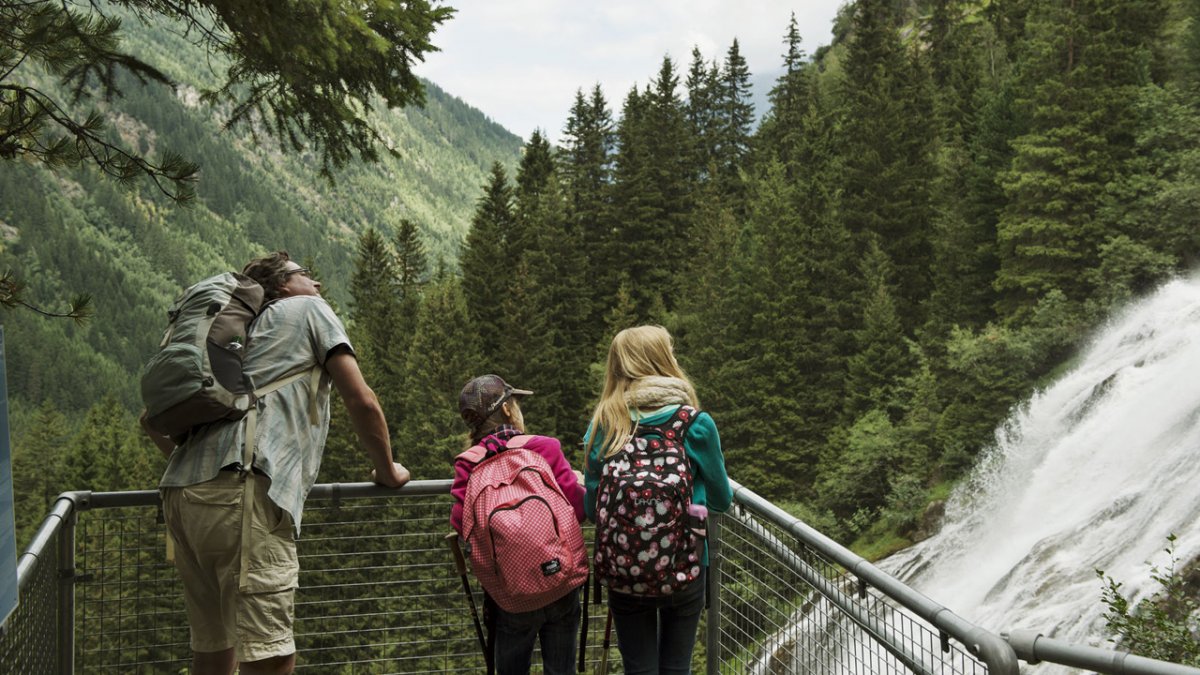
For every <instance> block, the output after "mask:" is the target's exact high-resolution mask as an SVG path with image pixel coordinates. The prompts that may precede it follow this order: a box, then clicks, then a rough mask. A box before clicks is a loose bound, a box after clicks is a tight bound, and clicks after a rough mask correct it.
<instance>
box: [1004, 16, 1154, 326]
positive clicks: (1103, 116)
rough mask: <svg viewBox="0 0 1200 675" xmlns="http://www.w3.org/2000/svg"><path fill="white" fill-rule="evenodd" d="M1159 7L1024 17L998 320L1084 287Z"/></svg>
mask: <svg viewBox="0 0 1200 675" xmlns="http://www.w3.org/2000/svg"><path fill="white" fill-rule="evenodd" d="M1164 13H1165V7H1164V5H1163V4H1162V3H1161V1H1160V0H1143V1H1139V2H1130V3H1119V4H1117V5H1112V4H1110V3H1105V2H1100V1H1099V0H1082V1H1077V0H1070V1H1067V0H1060V1H1055V2H1048V3H1045V4H1042V5H1037V6H1035V8H1034V9H1033V10H1032V11H1031V12H1030V14H1029V16H1028V18H1027V22H1026V30H1027V33H1028V35H1029V40H1028V42H1027V45H1026V49H1027V52H1026V53H1025V55H1024V57H1023V59H1022V63H1021V66H1020V68H1019V72H1018V75H1017V78H1018V86H1017V91H1018V92H1021V94H1022V95H1023V96H1022V98H1020V99H1018V101H1017V104H1018V106H1019V109H1020V111H1021V112H1022V114H1023V115H1025V116H1026V118H1027V119H1028V130H1027V131H1026V133H1025V134H1024V135H1022V136H1020V137H1019V138H1017V139H1016V140H1014V141H1013V143H1012V145H1013V148H1014V149H1015V151H1016V155H1015V157H1014V159H1013V162H1012V166H1011V168H1010V169H1009V171H1007V172H1006V173H1005V174H1004V175H1003V176H1002V177H1001V182H1002V184H1003V186H1004V189H1005V192H1006V194H1007V196H1008V198H1009V203H1008V207H1007V208H1006V209H1005V211H1004V213H1003V215H1002V217H1001V220H1000V223H999V226H998V238H999V242H1000V270H999V274H998V277H997V280H996V284H997V288H998V289H999V290H1000V291H1001V293H1002V297H1001V302H1000V306H1001V310H1002V312H1003V313H1004V314H1006V315H1016V316H1017V317H1018V318H1021V317H1023V316H1025V315H1026V314H1027V313H1028V312H1029V311H1030V310H1031V309H1032V307H1033V306H1034V305H1035V304H1036V302H1037V300H1038V299H1039V298H1041V297H1044V296H1045V295H1046V294H1047V293H1049V292H1050V291H1051V290H1054V289H1058V290H1061V291H1062V292H1064V293H1065V294H1066V296H1067V297H1068V298H1069V299H1071V300H1074V301H1077V302H1078V301H1082V300H1083V299H1084V298H1086V297H1087V296H1088V295H1089V293H1090V291H1091V288H1090V287H1089V284H1088V283H1087V279H1088V278H1089V277H1088V274H1087V271H1088V270H1090V269H1094V268H1095V267H1097V265H1098V256H1099V247H1100V245H1101V244H1102V243H1103V241H1104V237H1105V225H1104V223H1103V222H1102V221H1101V220H1100V219H1098V218H1097V217H1096V214H1097V212H1098V211H1099V210H1100V209H1101V208H1102V207H1103V206H1104V205H1105V201H1106V199H1107V194H1106V193H1107V190H1108V186H1109V185H1111V184H1112V183H1114V182H1115V181H1117V180H1119V178H1120V177H1121V176H1122V175H1123V173H1124V172H1125V171H1127V170H1128V169H1129V164H1128V161H1129V159H1130V157H1131V155H1132V153H1133V150H1134V134H1135V131H1136V115H1135V103H1136V100H1137V97H1138V91H1139V88H1140V87H1141V86H1143V85H1144V84H1146V83H1148V76H1149V73H1150V68H1149V65H1150V62H1151V58H1152V55H1153V46H1154V44H1155V43H1156V41H1157V40H1158V33H1159V32H1160V31H1161V22H1162V16H1163V15H1164Z"/></svg>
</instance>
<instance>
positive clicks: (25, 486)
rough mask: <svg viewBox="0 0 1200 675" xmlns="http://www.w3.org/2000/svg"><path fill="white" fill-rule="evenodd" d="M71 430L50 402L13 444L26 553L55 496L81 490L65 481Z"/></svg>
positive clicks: (20, 536)
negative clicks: (29, 542) (22, 435)
mask: <svg viewBox="0 0 1200 675" xmlns="http://www.w3.org/2000/svg"><path fill="white" fill-rule="evenodd" d="M69 438H70V430H69V429H68V427H67V420H66V417H64V416H63V414H62V413H61V412H59V410H58V409H57V408H56V407H55V406H54V404H53V403H51V402H50V401H49V400H47V401H44V402H43V403H42V405H41V406H40V407H39V408H38V410H37V413H36V414H35V415H34V417H33V423H32V424H31V425H30V428H29V431H28V432H27V433H26V434H25V435H24V437H22V438H20V439H14V440H19V442H14V443H13V445H12V478H13V500H14V504H13V506H14V509H15V523H16V527H17V545H18V547H20V548H21V549H22V550H24V547H25V545H26V543H27V542H28V541H29V540H30V538H32V537H33V535H34V533H35V532H36V531H37V528H38V527H39V526H40V525H41V522H42V519H43V518H44V517H45V516H46V514H47V513H48V512H49V510H50V507H51V505H52V503H53V500H54V498H55V497H57V496H58V495H59V494H61V493H63V492H65V491H67V490H74V489H78V488H77V486H74V485H71V484H70V483H68V482H67V481H65V480H64V479H63V476H62V473H63V470H64V463H65V459H66V458H65V454H66V452H67V441H68V439H69Z"/></svg>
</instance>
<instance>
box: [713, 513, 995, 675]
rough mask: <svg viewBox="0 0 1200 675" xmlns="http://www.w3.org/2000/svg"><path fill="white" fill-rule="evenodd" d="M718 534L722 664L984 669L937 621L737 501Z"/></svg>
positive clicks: (792, 669)
mask: <svg viewBox="0 0 1200 675" xmlns="http://www.w3.org/2000/svg"><path fill="white" fill-rule="evenodd" d="M720 537H721V545H720V551H721V553H720V555H721V562H720V582H721V584H720V613H721V619H720V622H721V623H720V640H719V642H720V650H721V653H720V654H719V655H718V658H719V660H720V661H719V662H720V664H721V668H720V670H721V672H723V673H739V674H740V673H747V674H759V673H762V674H767V673H770V674H777V673H831V674H835V675H853V674H859V673H862V674H866V673H931V674H938V675H942V674H951V673H962V674H964V675H976V674H978V675H982V674H983V673H986V672H987V667H986V665H985V664H983V663H981V662H980V661H978V660H977V659H975V658H974V657H973V656H972V655H971V654H969V653H967V652H966V651H965V650H963V649H962V647H961V645H958V644H956V643H953V642H951V641H949V640H944V639H943V636H942V635H941V634H940V632H939V631H938V630H937V629H936V628H933V627H932V626H930V625H928V624H927V623H925V622H924V621H922V620H920V619H919V618H916V617H914V616H913V615H911V614H909V613H907V612H906V611H903V610H901V609H898V608H897V607H896V606H894V605H892V604H890V603H889V602H888V601H887V600H886V599H885V598H884V597H883V596H881V595H880V594H878V593H876V592H875V591H874V590H873V589H870V588H867V587H865V586H863V585H860V584H859V582H858V581H857V580H856V579H855V578H854V577H853V576H852V575H851V574H849V573H848V572H847V571H846V570H845V569H844V568H842V567H840V566H839V565H836V564H834V563H832V562H830V561H829V560H827V559H825V558H824V557H822V556H821V555H820V554H818V553H817V552H816V551H814V550H812V549H810V548H808V547H806V546H805V545H804V544H802V543H801V542H798V541H797V540H796V539H795V538H794V537H793V536H791V535H790V534H788V533H787V532H784V531H783V530H781V529H780V528H778V527H777V526H775V525H774V524H772V523H769V522H766V521H761V520H759V519H757V518H755V517H754V516H753V515H751V514H749V513H748V512H747V511H745V510H743V509H742V508H741V507H735V509H734V510H733V512H731V513H730V514H728V515H727V516H726V517H723V518H722V519H721V521H720Z"/></svg>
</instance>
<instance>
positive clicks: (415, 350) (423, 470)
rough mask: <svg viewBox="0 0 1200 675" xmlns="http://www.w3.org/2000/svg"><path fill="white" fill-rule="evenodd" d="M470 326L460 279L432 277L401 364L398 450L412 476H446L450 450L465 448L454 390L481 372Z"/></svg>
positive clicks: (452, 457) (474, 338) (448, 467)
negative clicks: (401, 412)
mask: <svg viewBox="0 0 1200 675" xmlns="http://www.w3.org/2000/svg"><path fill="white" fill-rule="evenodd" d="M472 326H473V325H472V323H471V321H470V319H469V318H468V315H467V303H466V300H465V299H464V297H463V291H462V286H461V284H460V283H459V281H458V279H455V278H442V279H438V280H436V281H434V282H433V283H432V284H431V285H430V286H429V288H428V289H427V290H426V292H425V297H424V300H423V302H422V304H421V309H420V311H419V312H418V313H417V323H416V329H415V331H414V332H413V339H412V344H411V346H410V347H409V351H408V360H407V361H406V367H405V369H406V371H407V373H408V375H407V377H408V382H409V386H408V387H407V389H406V390H405V391H404V392H403V398H402V406H403V409H404V411H405V417H404V419H403V423H402V426H401V427H400V429H399V431H398V433H397V437H398V443H397V446H398V448H399V452H398V456H399V457H400V458H401V461H402V462H404V465H405V466H406V467H408V469H409V470H410V471H411V472H412V475H413V477H414V478H417V479H430V478H446V477H450V476H451V467H452V466H453V459H454V456H455V455H457V454H458V453H459V452H461V451H462V450H463V445H464V441H465V440H466V438H465V437H466V427H465V426H464V425H463V422H462V418H460V417H459V415H458V393H459V391H461V390H462V386H463V385H464V384H466V382H467V380H470V379H471V378H472V377H475V376H477V375H482V374H483V372H481V371H479V370H478V369H479V367H480V363H481V361H482V359H481V357H480V348H479V340H478V337H477V335H476V332H475V330H474V329H473V327H472Z"/></svg>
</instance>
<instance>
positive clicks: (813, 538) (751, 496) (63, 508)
mask: <svg viewBox="0 0 1200 675" xmlns="http://www.w3.org/2000/svg"><path fill="white" fill-rule="evenodd" d="M730 482H731V483H732V486H733V492H734V501H735V503H737V504H739V505H741V506H742V507H743V508H745V509H747V510H748V511H750V512H751V513H753V514H754V515H756V516H758V517H759V518H762V519H764V520H766V521H769V522H771V523H773V524H774V525H775V526H777V527H779V528H781V529H782V530H783V531H785V532H787V533H789V534H790V535H792V536H793V537H795V538H796V539H797V540H798V541H800V542H801V543H802V544H804V545H805V546H807V547H809V548H811V549H812V550H814V551H816V552H817V553H819V554H820V555H822V556H824V557H825V558H827V559H828V560H830V561H832V562H834V563H836V564H838V565H840V566H841V567H843V568H845V569H846V570H847V571H849V572H850V573H851V574H853V575H854V576H855V577H857V578H858V579H859V580H860V582H862V583H865V584H867V585H869V586H871V587H873V588H875V589H876V590H877V591H878V592H879V593H881V594H883V595H884V596H886V597H888V598H890V599H891V600H893V601H894V602H895V603H896V604H898V605H899V606H900V607H902V608H904V609H906V610H908V611H910V612H912V613H913V614H914V615H916V616H918V617H920V618H921V619H923V620H925V621H926V622H928V623H929V624H930V625H932V626H934V627H935V628H937V629H938V630H940V631H942V632H943V633H945V634H946V635H948V636H950V637H952V638H954V639H955V640H957V641H958V642H960V643H962V644H963V645H964V646H966V648H967V650H968V651H969V652H970V653H971V654H972V655H973V656H975V657H976V658H978V659H979V660H980V661H982V662H983V663H984V664H986V665H987V666H988V672H989V673H995V674H997V675H1016V674H1017V673H1018V672H1019V666H1018V659H1020V660H1024V661H1026V662H1028V663H1030V664H1036V663H1039V662H1042V661H1046V662H1051V663H1056V664H1061V665H1065V666H1070V667H1076V668H1086V669H1090V670H1094V671H1097V672H1101V673H1111V674H1113V675H1200V668H1193V667H1191V666H1185V665H1182V664H1177V663H1169V662H1165V661H1157V660H1154V659H1150V658H1146V657H1142V656H1137V655H1135V654H1130V653H1127V652H1121V651H1116V650H1110V649H1103V648H1099V647H1090V646H1083V645H1073V644H1070V643H1066V642H1062V641H1059V640H1054V639H1051V638H1047V637H1045V636H1043V635H1041V634H1039V633H1037V632H1036V631H1028V630H1014V631H1012V632H1011V633H1004V634H996V633H992V632H991V631H988V630H986V629H984V628H982V627H980V626H977V625H975V624H973V623H971V622H970V621H967V620H966V619H964V618H962V617H960V616H958V615H957V614H955V613H954V612H952V611H951V610H950V609H949V608H947V607H944V606H942V605H940V604H938V603H937V602H935V601H934V600H932V599H930V598H928V597H927V596H925V595H923V594H921V593H919V592H918V591H916V590H914V589H913V588H911V587H909V586H907V585H905V584H904V583H902V582H900V581H899V580H898V579H896V578H895V577H892V576H891V575H889V574H887V573H886V572H884V571H882V570H880V569H879V568H877V567H875V566H874V565H873V564H871V563H870V562H868V561H867V560H866V559H864V558H862V557H861V556H859V555H857V554H856V553H854V552H852V551H850V550H849V549H847V548H845V547H844V546H842V545H840V544H838V543H837V542H835V541H833V540H832V539H830V538H829V537H827V536H825V535H824V534H821V533H820V532H818V531H817V530H815V529H813V528H812V527H810V526H809V525H807V524H805V523H804V522H803V521H801V520H800V519H798V518H796V517H794V516H792V515H791V514H789V513H787V512H786V511H784V510H783V509H781V508H779V507H778V506H776V505H774V504H772V503H771V502H769V501H767V500H766V499H764V498H763V497H761V496H759V495H758V494H757V493H755V492H754V491H753V490H750V489H749V488H747V487H745V486H743V485H741V484H740V483H737V482H736V481H732V480H731V481H730ZM450 485H451V481H450V480H446V479H439V480H419V481H412V482H410V483H408V484H406V485H404V486H403V487H401V488H388V487H384V486H381V485H377V484H375V483H370V482H355V483H321V484H318V485H315V486H313V488H312V490H311V491H310V493H309V499H310V500H313V501H332V502H333V503H334V504H337V503H339V502H340V501H341V500H342V499H363V498H377V497H385V498H386V497H396V496H410V497H415V496H421V497H424V496H439V495H445V494H447V493H448V492H449V490H450ZM160 502H161V500H160V495H159V491H158V490H132V491H124V492H91V491H86V490H85V491H73V492H64V493H63V494H61V495H59V497H58V498H57V499H56V500H55V503H54V506H53V507H52V509H51V511H50V513H49V514H48V515H47V516H46V518H45V520H43V522H42V525H41V526H40V527H39V528H38V531H37V532H36V533H35V534H34V537H33V539H32V540H31V541H30V543H29V545H28V546H27V547H26V548H25V551H24V552H23V553H22V554H21V557H20V559H19V561H18V565H17V586H18V589H20V590H23V589H25V587H26V586H27V584H28V583H29V580H30V579H31V578H32V577H33V573H34V571H35V570H36V568H37V566H38V563H39V562H40V561H41V559H42V557H43V552H44V551H45V550H46V548H47V547H48V546H50V545H51V544H52V542H54V540H55V538H56V536H57V535H59V533H60V532H62V530H63V528H64V527H69V526H70V523H71V522H73V521H72V519H73V517H74V516H75V515H76V513H77V512H78V511H84V510H90V509H96V508H115V507H137V506H156V505H158V504H160ZM812 586H813V588H814V589H815V590H817V592H820V593H822V595H824V596H825V597H827V598H829V599H830V600H834V601H836V600H837V599H836V598H833V597H831V594H832V592H831V591H827V590H826V589H825V585H824V584H813V585H812ZM852 618H854V617H853V616H852ZM855 620H856V621H857V619H855ZM943 639H944V638H943Z"/></svg>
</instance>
